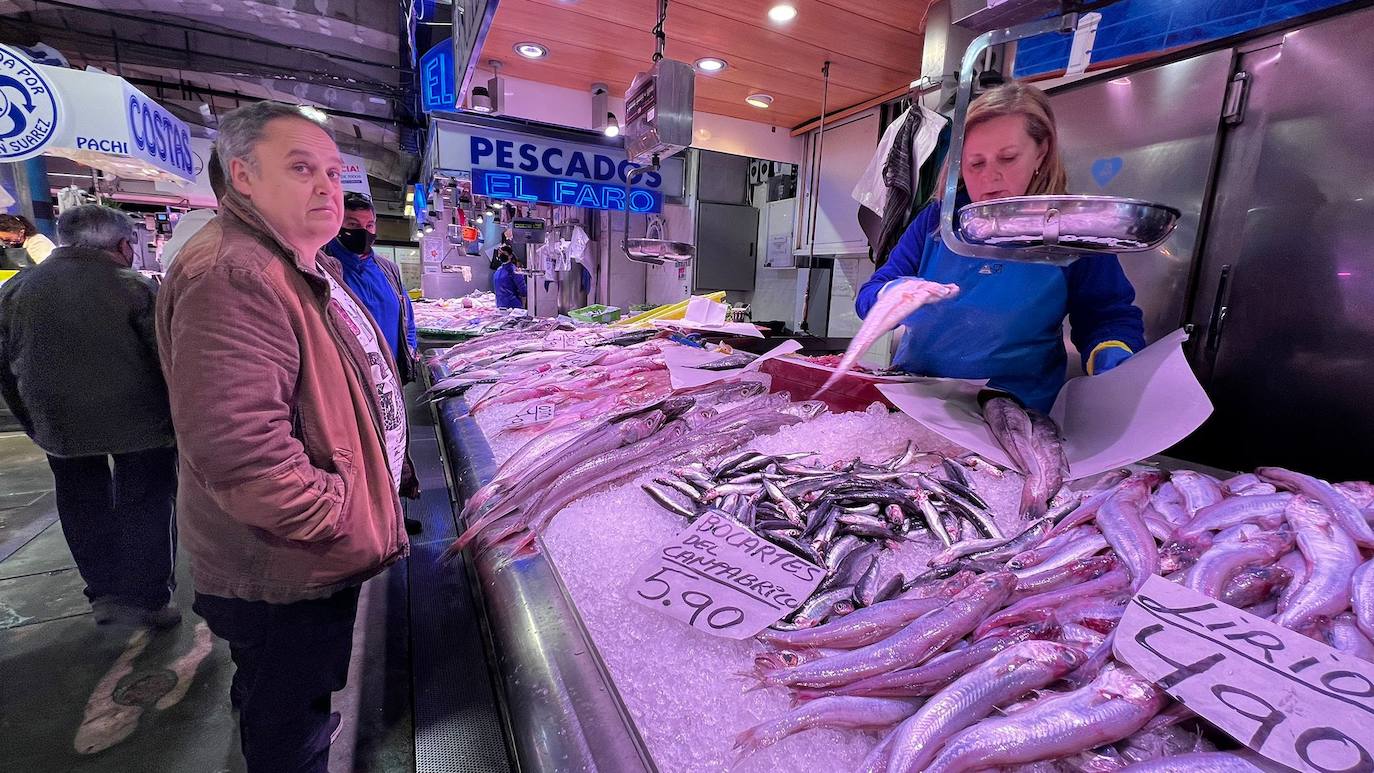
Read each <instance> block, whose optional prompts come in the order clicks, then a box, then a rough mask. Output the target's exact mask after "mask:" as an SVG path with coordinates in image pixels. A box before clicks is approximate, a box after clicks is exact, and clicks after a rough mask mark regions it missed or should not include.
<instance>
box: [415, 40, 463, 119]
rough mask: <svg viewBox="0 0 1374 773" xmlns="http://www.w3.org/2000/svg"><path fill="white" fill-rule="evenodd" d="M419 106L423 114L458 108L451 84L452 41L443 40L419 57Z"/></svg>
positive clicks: (456, 96) (456, 97)
mask: <svg viewBox="0 0 1374 773" xmlns="http://www.w3.org/2000/svg"><path fill="white" fill-rule="evenodd" d="M420 106H421V107H422V108H423V109H424V111H425V112H427V113H428V112H431V111H434V110H452V109H454V108H455V107H457V106H458V94H457V93H456V89H455V88H454V84H453V40H452V39H449V40H445V41H443V42H441V43H439V44H438V45H436V46H435V47H434V48H431V49H430V50H428V51H426V52H425V55H424V56H422V57H420Z"/></svg>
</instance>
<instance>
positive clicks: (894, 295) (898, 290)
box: [811, 279, 959, 400]
mask: <svg viewBox="0 0 1374 773" xmlns="http://www.w3.org/2000/svg"><path fill="white" fill-rule="evenodd" d="M958 294H959V287H958V286H957V285H947V284H940V283H938V282H927V281H925V280H921V279H911V280H907V281H904V282H901V283H899V284H898V285H896V286H895V287H892V288H891V289H890V290H889V291H888V292H887V293H884V294H883V295H882V296H881V297H880V298H878V302H877V304H875V305H874V306H873V308H872V310H870V311H869V312H868V317H866V318H865V319H864V324H863V327H860V328H859V334H858V335H856V336H854V340H852V341H850V342H849V348H848V349H845V351H844V358H843V359H841V360H840V365H839V367H837V368H836V369H835V372H834V373H831V374H830V378H828V379H826V380H825V383H824V384H822V385H821V388H820V389H818V390H816V394H814V395H812V396H811V399H812V400H814V399H816V397H817V396H819V395H821V394H822V393H824V392H825V391H826V390H827V389H829V388H830V387H832V386H834V385H835V382H837V381H839V380H840V379H841V378H842V377H843V376H844V374H846V373H848V372H849V371H850V370H852V369H853V368H854V363H856V362H858V361H859V358H860V357H862V356H863V355H864V352H866V351H868V350H869V348H870V347H872V346H873V344H874V343H876V342H877V340H878V339H879V338H881V337H882V335H883V334H884V333H886V332H887V331H889V330H892V329H894V328H896V327H897V326H898V325H900V324H902V320H904V319H906V318H907V317H909V316H911V315H912V314H913V313H914V312H915V311H916V310H917V309H919V308H921V307H922V306H924V305H926V304H927V303H931V302H933V301H943V300H945V299H948V298H953V297H954V296H956V295H958Z"/></svg>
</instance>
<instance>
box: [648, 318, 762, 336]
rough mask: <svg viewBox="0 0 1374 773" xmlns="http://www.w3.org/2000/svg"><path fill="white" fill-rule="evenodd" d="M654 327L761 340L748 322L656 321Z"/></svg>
mask: <svg viewBox="0 0 1374 773" xmlns="http://www.w3.org/2000/svg"><path fill="white" fill-rule="evenodd" d="M653 325H654V327H666V328H672V329H674V330H700V331H702V332H704V333H720V334H722V335H731V336H748V337H750V338H763V333H761V332H759V329H758V328H757V327H755V326H754V325H751V324H749V323H748V322H726V323H723V324H720V325H707V324H704V323H700V322H691V321H689V320H685V319H656V320H654V321H653Z"/></svg>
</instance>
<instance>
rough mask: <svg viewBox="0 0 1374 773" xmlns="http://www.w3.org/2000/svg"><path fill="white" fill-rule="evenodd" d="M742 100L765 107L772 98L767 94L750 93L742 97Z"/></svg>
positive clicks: (755, 105) (771, 102)
mask: <svg viewBox="0 0 1374 773" xmlns="http://www.w3.org/2000/svg"><path fill="white" fill-rule="evenodd" d="M744 101H745V102H748V103H749V104H751V105H753V106H754V107H759V108H767V107H768V106H769V105H771V104H773V98H772V97H770V96H768V95H767V94H750V95H749V96H747V97H745V98H744Z"/></svg>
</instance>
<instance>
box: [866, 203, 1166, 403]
mask: <svg viewBox="0 0 1374 773" xmlns="http://www.w3.org/2000/svg"><path fill="white" fill-rule="evenodd" d="M939 215H940V205H939V203H938V202H937V203H932V204H930V205H928V206H927V207H926V208H925V209H923V210H921V212H920V214H918V215H917V217H916V219H915V220H914V221H913V222H912V224H911V226H910V227H908V228H907V230H906V233H905V234H903V236H902V239H901V241H899V242H898V244H897V246H896V248H894V249H893V251H892V253H891V255H890V256H889V258H888V261H887V263H885V264H884V265H883V266H882V267H881V268H879V269H878V270H877V271H876V272H874V274H873V276H872V278H870V279H869V280H868V282H866V283H865V284H864V286H863V287H862V288H860V290H859V293H858V296H857V297H856V298H855V303H854V305H855V309H856V310H857V311H858V314H859V316H860V317H866V316H867V315H868V312H869V310H870V309H872V308H873V305H874V303H876V302H877V299H878V293H879V292H880V291H881V290H882V289H883V288H884V287H885V286H886V285H887V284H888V283H889V282H891V281H893V280H894V279H899V278H901V277H908V276H914V277H919V278H922V279H928V280H931V281H935V282H945V283H951V284H956V285H958V286H959V289H960V293H959V295H958V296H956V297H955V298H953V299H951V300H947V301H940V302H938V303H933V304H930V305H928V306H926V307H924V308H922V309H920V310H918V311H917V312H916V313H914V314H912V315H911V316H910V317H908V318H907V320H906V322H905V323H904V324H905V327H906V328H907V330H906V333H905V334H904V336H903V338H902V343H901V348H900V350H899V351H898V353H897V357H896V361H895V363H894V364H895V365H896V366H898V367H901V368H903V369H905V370H908V371H910V372H912V373H919V374H921V375H927V376H941V377H949V378H970V379H972V378H987V379H989V385H990V386H993V387H999V388H1002V389H1006V390H1007V391H1009V392H1011V393H1013V394H1015V395H1016V396H1017V397H1019V398H1021V400H1022V401H1023V402H1025V403H1026V404H1027V405H1030V406H1031V407H1035V408H1038V409H1039V410H1042V411H1047V410H1049V408H1050V407H1051V406H1052V405H1053V403H1054V398H1055V396H1056V395H1057V394H1058V392H1059V389H1060V388H1061V387H1062V386H1063V384H1064V376H1065V372H1064V371H1065V361H1066V354H1065V351H1064V342H1063V333H1062V330H1063V325H1064V318H1065V317H1066V316H1067V317H1068V319H1069V326H1070V338H1071V339H1072V341H1073V344H1074V346H1075V347H1077V348H1078V351H1079V352H1081V353H1082V356H1083V362H1084V368H1085V369H1088V368H1089V358H1090V357H1091V356H1092V353H1093V352H1094V350H1096V349H1097V348H1098V347H1099V346H1101V345H1103V344H1108V342H1118V343H1119V344H1120V345H1121V346H1124V347H1125V348H1127V349H1129V350H1130V351H1132V352H1136V351H1139V350H1140V349H1142V348H1144V346H1145V328H1144V323H1143V318H1142V315H1141V312H1140V309H1139V308H1137V307H1136V306H1135V288H1134V287H1133V286H1132V285H1131V282H1130V280H1129V279H1127V278H1126V274H1125V272H1123V271H1122V270H1121V263H1120V262H1119V261H1118V260H1117V258H1116V256H1115V255H1110V254H1092V255H1086V256H1084V257H1082V258H1079V259H1078V260H1076V261H1074V262H1073V263H1070V264H1069V265H1067V266H1063V267H1058V266H1049V265H1040V264H1027V263H1013V262H999V261H996V260H988V259H984V258H967V257H963V256H961V255H957V254H955V253H953V252H951V251H950V250H949V249H948V248H947V247H945V246H944V243H943V242H942V241H941V240H940V233H939Z"/></svg>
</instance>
